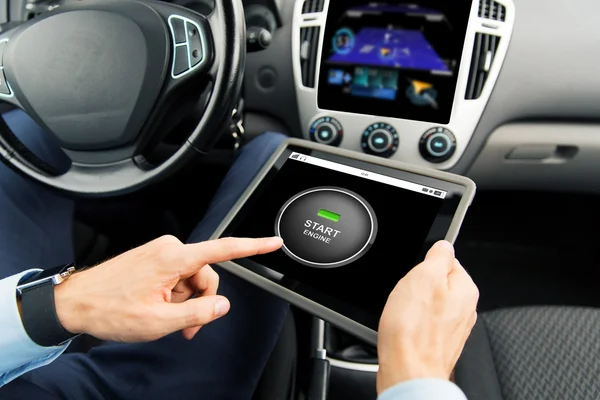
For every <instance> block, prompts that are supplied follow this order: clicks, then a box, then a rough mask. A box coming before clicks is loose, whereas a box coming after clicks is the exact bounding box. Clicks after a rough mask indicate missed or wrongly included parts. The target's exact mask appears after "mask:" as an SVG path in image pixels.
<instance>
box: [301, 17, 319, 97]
mask: <svg viewBox="0 0 600 400" xmlns="http://www.w3.org/2000/svg"><path fill="white" fill-rule="evenodd" d="M320 31H321V28H319V27H318V26H311V27H308V28H302V29H300V67H301V69H302V84H303V85H304V86H306V87H311V88H314V87H315V75H316V66H317V51H318V49H319V33H320Z"/></svg>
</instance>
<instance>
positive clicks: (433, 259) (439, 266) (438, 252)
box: [424, 240, 454, 274]
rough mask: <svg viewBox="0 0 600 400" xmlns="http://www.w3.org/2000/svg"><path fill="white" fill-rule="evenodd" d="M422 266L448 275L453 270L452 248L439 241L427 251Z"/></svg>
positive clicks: (448, 244)
mask: <svg viewBox="0 0 600 400" xmlns="http://www.w3.org/2000/svg"><path fill="white" fill-rule="evenodd" d="M424 264H425V265H427V266H428V267H430V268H433V269H435V270H436V271H439V272H442V271H443V272H444V273H445V274H449V273H450V272H452V269H453V268H454V246H452V244H451V243H450V242H447V241H445V240H440V241H439V242H437V243H436V244H434V245H433V246H432V247H431V249H429V251H428V252H427V255H426V256H425V262H424Z"/></svg>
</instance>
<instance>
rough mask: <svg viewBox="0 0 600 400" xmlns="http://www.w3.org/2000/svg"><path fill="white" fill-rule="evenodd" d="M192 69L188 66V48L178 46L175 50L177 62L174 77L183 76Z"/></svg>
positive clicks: (175, 62) (174, 67)
mask: <svg viewBox="0 0 600 400" xmlns="http://www.w3.org/2000/svg"><path fill="white" fill-rule="evenodd" d="M188 69H190V65H189V64H188V52H187V49H186V46H178V47H176V48H175V60H174V62H173V75H175V76H177V75H181V74H182V73H184V72H185V71H187V70H188Z"/></svg>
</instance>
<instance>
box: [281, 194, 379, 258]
mask: <svg viewBox="0 0 600 400" xmlns="http://www.w3.org/2000/svg"><path fill="white" fill-rule="evenodd" d="M275 234H276V235H277V236H280V237H281V238H282V239H283V243H284V244H283V247H282V249H283V251H284V252H285V253H286V254H287V255H288V256H289V257H290V258H292V259H293V260H295V261H297V262H299V263H301V264H303V265H306V266H309V267H313V268H322V269H327V268H337V267H342V266H344V265H348V264H350V263H352V262H354V261H356V260H358V259H359V258H360V257H362V256H363V255H364V254H365V253H366V252H367V251H369V249H370V248H371V246H372V245H373V242H374V241H375V239H376V237H377V217H376V216H375V212H374V211H373V208H372V207H371V205H370V204H369V203H367V201H366V200H365V199H364V198H362V197H361V196H359V195H358V194H356V193H354V192H351V191H349V190H347V189H343V188H339V187H316V188H313V189H308V190H305V191H303V192H300V193H298V194H296V195H295V196H293V197H292V198H291V199H289V200H288V201H287V202H286V203H285V204H284V205H283V207H282V208H281V210H280V211H279V214H278V215H277V218H276V220H275Z"/></svg>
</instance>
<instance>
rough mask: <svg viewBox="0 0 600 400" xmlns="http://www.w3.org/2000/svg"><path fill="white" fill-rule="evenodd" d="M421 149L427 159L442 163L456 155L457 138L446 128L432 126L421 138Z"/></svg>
mask: <svg viewBox="0 0 600 400" xmlns="http://www.w3.org/2000/svg"><path fill="white" fill-rule="evenodd" d="M419 151H420V152H421V155H422V156H423V158H424V159H426V160H427V161H429V162H432V163H441V162H444V161H446V160H448V159H450V157H452V155H454V152H455V151H456V139H455V137H454V135H453V134H452V132H450V131H449V130H448V129H446V128H441V127H440V128H432V129H430V130H428V131H427V132H425V134H424V135H423V137H422V138H421V141H420V143H419Z"/></svg>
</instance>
